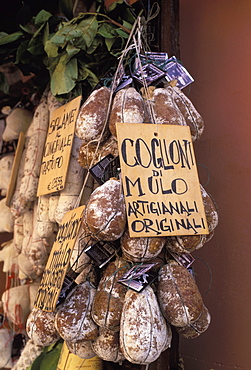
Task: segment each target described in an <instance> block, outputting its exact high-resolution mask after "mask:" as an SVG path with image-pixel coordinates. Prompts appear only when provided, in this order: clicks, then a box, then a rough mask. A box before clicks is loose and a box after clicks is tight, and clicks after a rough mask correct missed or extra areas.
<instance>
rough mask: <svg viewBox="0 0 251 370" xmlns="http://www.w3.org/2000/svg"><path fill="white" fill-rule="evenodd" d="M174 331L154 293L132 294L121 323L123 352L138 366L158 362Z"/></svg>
mask: <svg viewBox="0 0 251 370" xmlns="http://www.w3.org/2000/svg"><path fill="white" fill-rule="evenodd" d="M171 336H172V334H171V329H170V326H169V325H168V324H167V323H166V322H165V319H164V317H163V316H162V313H161V311H160V308H159V305H158V302H157V299H156V296H155V294H154V292H153V289H152V288H151V287H150V286H147V287H146V288H145V289H144V290H143V291H142V292H140V293H137V292H134V291H132V290H128V291H127V293H126V297H125V302H124V306H123V311H122V316H121V323H120V348H121V350H122V352H123V354H124V356H125V358H126V359H127V360H128V361H130V362H132V363H137V364H149V363H151V362H153V361H155V360H156V359H157V358H158V357H159V356H160V354H161V352H162V351H163V350H165V349H166V348H168V347H169V346H170V343H171Z"/></svg>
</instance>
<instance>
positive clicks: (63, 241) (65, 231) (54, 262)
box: [34, 206, 85, 311]
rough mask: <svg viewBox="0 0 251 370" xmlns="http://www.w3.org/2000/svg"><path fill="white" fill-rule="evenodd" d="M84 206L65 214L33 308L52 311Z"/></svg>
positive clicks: (61, 284) (67, 264)
mask: <svg viewBox="0 0 251 370" xmlns="http://www.w3.org/2000/svg"><path fill="white" fill-rule="evenodd" d="M84 207H85V206H81V207H78V208H76V209H73V210H72V211H69V212H67V213H66V214H65V216H64V218H63V220H62V222H61V224H60V225H59V230H58V233H57V237H56V240H55V242H54V244H53V247H52V250H51V253H50V255H49V258H48V261H47V264H46V267H45V270H44V272H43V276H42V280H41V283H40V286H39V289H38V292H37V296H36V300H35V303H34V306H35V307H36V308H39V309H41V310H43V311H54V310H55V308H56V305H57V300H58V297H59V294H60V291H61V288H62V286H63V282H64V278H65V275H66V272H67V269H68V266H69V262H70V258H71V254H72V250H73V247H74V244H75V241H76V238H77V236H78V232H79V227H80V222H81V220H82V217H83V211H84Z"/></svg>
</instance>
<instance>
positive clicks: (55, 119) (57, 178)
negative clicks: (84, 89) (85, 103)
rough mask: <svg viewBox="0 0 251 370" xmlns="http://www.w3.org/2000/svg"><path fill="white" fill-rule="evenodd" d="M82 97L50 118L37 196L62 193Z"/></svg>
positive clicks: (55, 111)
mask: <svg viewBox="0 0 251 370" xmlns="http://www.w3.org/2000/svg"><path fill="white" fill-rule="evenodd" d="M80 102H81V96H78V97H77V98H75V99H73V100H71V101H70V102H69V103H67V104H65V105H63V106H62V107H60V108H58V109H56V110H54V111H53V112H52V114H51V117H50V123H49V128H48V132H47V138H46V142H45V146H44V155H43V159H42V164H41V170H40V176H39V183H38V190H37V196H40V195H44V194H50V193H53V192H55V191H60V190H62V189H63V188H64V187H65V180H66V176H67V170H68V165H69V160H70V155H71V149H72V143H73V138H74V130H75V123H76V119H77V115H78V111H79V106H80Z"/></svg>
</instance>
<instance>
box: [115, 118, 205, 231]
mask: <svg viewBox="0 0 251 370" xmlns="http://www.w3.org/2000/svg"><path fill="white" fill-rule="evenodd" d="M117 135H118V144H119V156H120V165H121V172H122V182H123V190H124V195H125V202H126V211H127V220H128V225H129V233H130V236H131V237H147V236H171V235H195V234H208V227H207V221H206V216H205V210H204V206H203V201H202V196H201V192H200V185H199V179H198V173H197V166H196V160H195V156H194V151H193V145H192V139H191V134H190V128H189V127H188V126H178V125H158V124H157V125H154V124H137V123H133V124H131V123H129V124H125V123H122V124H120V123H118V124H117Z"/></svg>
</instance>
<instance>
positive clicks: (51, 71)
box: [0, 0, 135, 99]
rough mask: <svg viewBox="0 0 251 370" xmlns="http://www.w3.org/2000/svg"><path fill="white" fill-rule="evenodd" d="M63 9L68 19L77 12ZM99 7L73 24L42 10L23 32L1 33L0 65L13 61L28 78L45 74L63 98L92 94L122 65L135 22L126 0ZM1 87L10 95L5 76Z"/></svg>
mask: <svg viewBox="0 0 251 370" xmlns="http://www.w3.org/2000/svg"><path fill="white" fill-rule="evenodd" d="M119 7H122V9H123V11H119V9H118V8H119ZM61 8H62V9H64V11H65V13H66V14H67V15H68V16H70V15H71V14H72V9H71V6H70V2H69V1H68V0H61ZM96 9H97V11H96V12H93V13H91V12H86V13H80V14H78V16H77V17H75V18H72V19H70V20H68V19H66V17H65V16H55V15H53V14H51V13H50V12H48V11H46V10H44V9H42V10H40V11H39V13H38V14H37V15H36V16H34V17H33V18H32V19H31V21H30V22H29V23H28V24H26V25H20V29H19V30H18V31H16V32H14V33H12V34H7V33H5V32H0V64H3V63H5V62H6V61H9V60H11V61H13V62H14V63H15V64H16V65H17V66H18V67H19V68H20V70H21V71H22V72H23V74H26V75H28V74H30V73H31V72H32V73H34V74H35V75H37V76H41V75H42V79H41V80H42V81H43V83H45V82H47V83H48V82H49V83H50V87H51V90H52V93H53V95H55V96H57V97H59V98H63V99H65V98H66V99H67V98H72V97H74V96H76V95H79V94H82V95H83V96H87V95H88V94H89V92H90V91H91V89H92V88H93V87H94V86H95V85H96V84H97V83H98V81H99V80H100V78H101V77H102V76H103V75H104V74H105V73H106V72H107V71H108V70H109V69H110V68H111V67H115V66H116V65H117V63H118V56H119V55H120V53H121V52H122V50H123V48H124V46H125V43H126V40H127V38H128V36H129V34H130V30H131V28H132V24H133V22H134V20H135V17H134V16H133V15H132V13H131V12H130V9H129V8H128V7H126V6H125V3H123V4H121V0H118V1H117V2H116V3H113V5H112V6H111V9H109V10H108V11H107V10H106V9H105V7H104V4H103V1H101V0H97V1H96ZM0 89H1V90H2V91H5V92H6V91H7V87H6V81H5V80H4V77H3V76H2V75H1V76H0Z"/></svg>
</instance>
